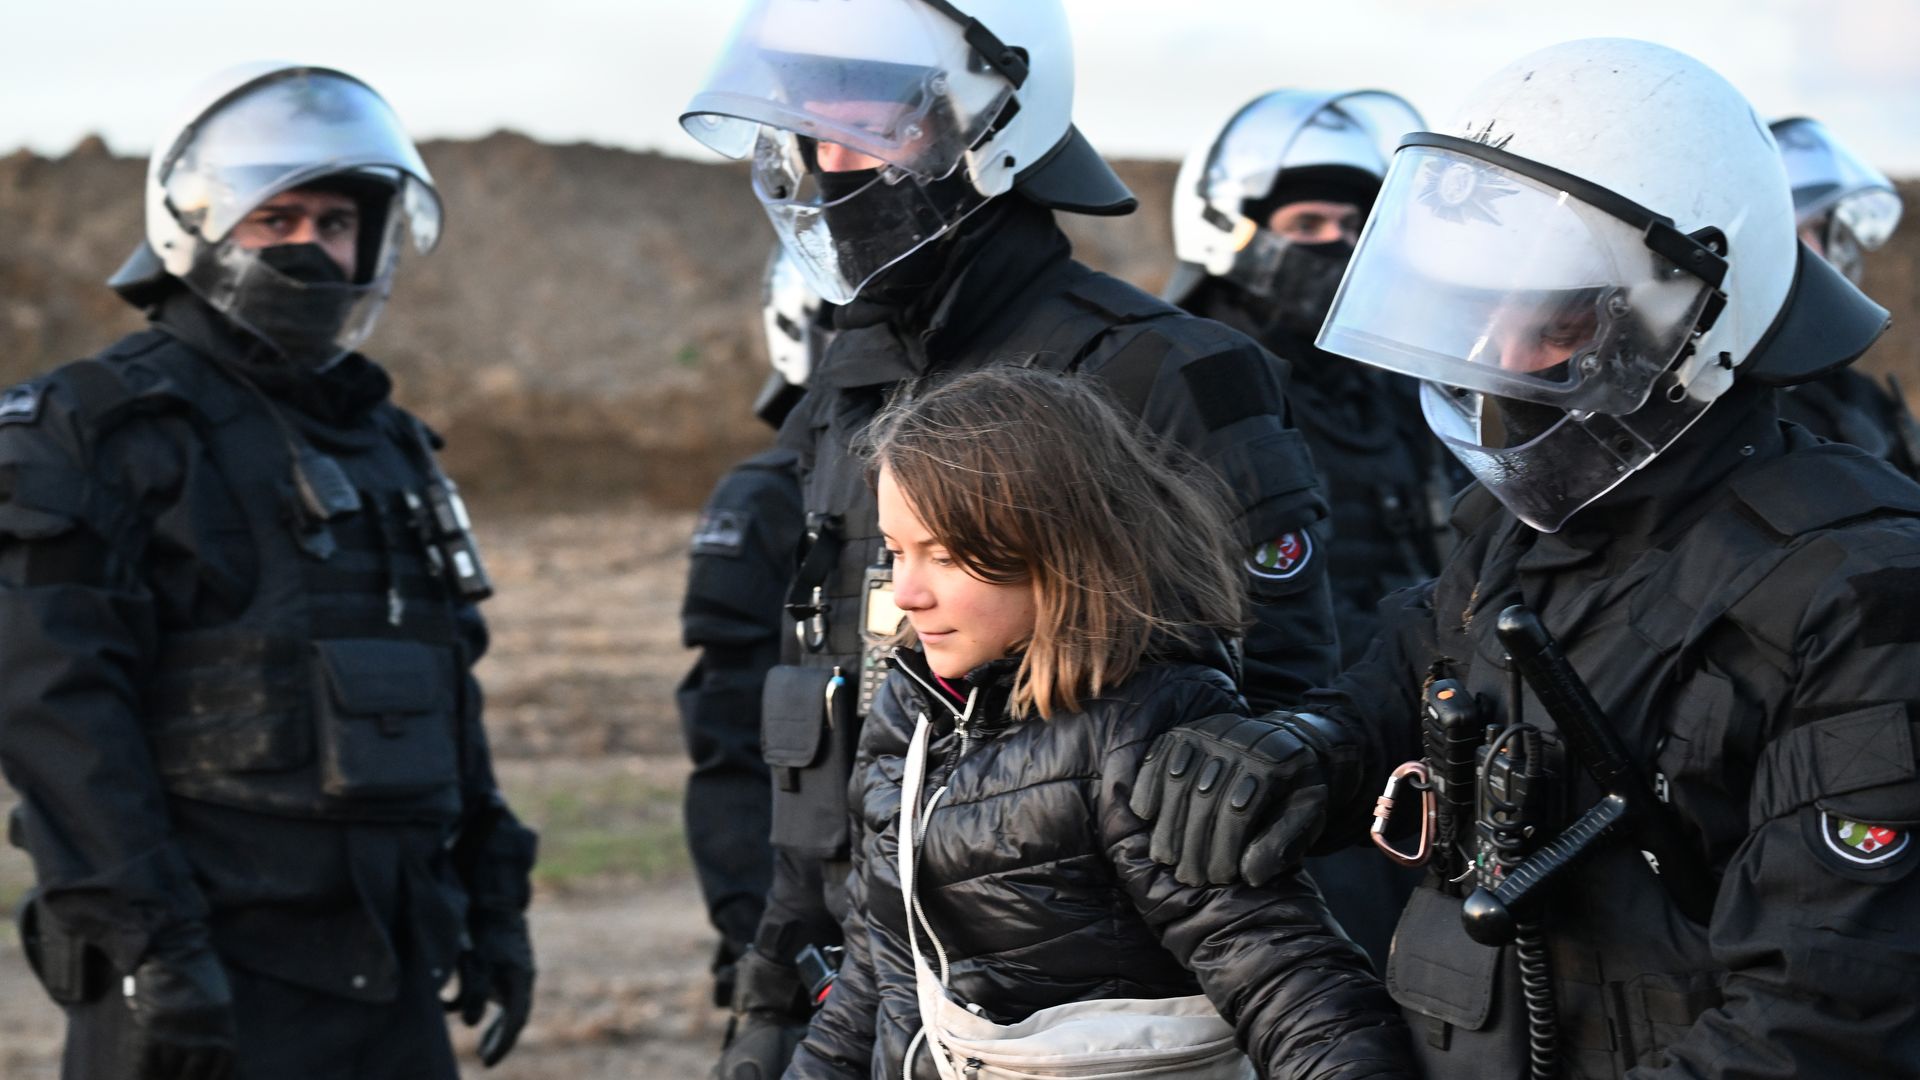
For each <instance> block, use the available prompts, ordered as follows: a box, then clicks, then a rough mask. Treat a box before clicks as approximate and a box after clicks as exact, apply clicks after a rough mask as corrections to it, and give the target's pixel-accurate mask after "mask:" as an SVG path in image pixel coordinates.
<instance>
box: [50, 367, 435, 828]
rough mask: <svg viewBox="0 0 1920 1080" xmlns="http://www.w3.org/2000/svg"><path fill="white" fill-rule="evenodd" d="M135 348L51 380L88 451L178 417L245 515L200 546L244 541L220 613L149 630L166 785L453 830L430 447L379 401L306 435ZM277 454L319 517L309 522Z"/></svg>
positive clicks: (205, 374)
mask: <svg viewBox="0 0 1920 1080" xmlns="http://www.w3.org/2000/svg"><path fill="white" fill-rule="evenodd" d="M144 337H145V335H140V336H138V337H136V338H134V339H130V341H129V343H128V345H129V347H128V348H126V349H122V350H116V352H115V353H109V354H107V355H106V356H104V357H102V358H101V359H98V360H94V361H82V362H81V363H79V364H74V365H70V366H69V367H68V368H66V369H63V370H62V372H60V373H59V374H57V375H56V376H55V378H56V379H59V380H61V381H62V382H63V383H64V384H66V385H67V386H68V387H69V388H70V389H72V390H73V392H74V396H75V398H76V400H78V401H79V402H80V417H81V420H82V422H85V423H88V424H90V425H92V426H94V427H95V430H96V439H97V437H98V436H99V435H104V434H105V432H106V430H107V429H108V428H110V426H111V425H112V424H113V423H115V422H117V420H118V419H119V418H121V417H123V416H125V415H127V414H129V413H132V412H169V411H171V412H175V413H177V414H183V415H185V416H187V417H188V418H189V419H190V420H191V424H192V427H193V430H194V431H195V432H196V433H197V435H198V437H199V439H200V440H201V442H202V443H203V445H204V447H205V449H206V451H207V453H208V455H209V457H210V458H211V460H212V462H213V463H214V466H215V468H216V469H217V471H218V472H219V473H220V476H221V478H222V479H223V480H224V481H225V484H226V488H227V492H228V494H229V496H230V497H231V499H232V500H233V502H234V503H235V504H236V505H237V506H238V507H239V508H240V510H241V511H242V513H243V515H244V518H245V523H246V533H247V535H246V536H245V537H228V538H219V539H221V540H224V541H226V542H232V543H245V544H250V545H251V547H252V550H253V552H254V554H255V563H256V565H257V567H258V572H257V575H256V579H255V580H254V582H253V590H252V596H251V600H250V602H249V603H248V605H247V607H246V609H245V611H244V612H243V613H242V614H241V615H240V616H239V617H238V618H236V619H234V620H232V621H230V622H228V623H226V624H224V625H220V626H217V627H208V628H184V629H171V628H163V630H162V633H161V641H160V651H159V656H158V659H157V662H156V664H155V666H154V668H153V670H152V672H151V675H150V678H149V679H148V680H147V683H146V687H145V690H146V702H145V705H146V717H147V723H148V725H149V726H148V732H149V740H150V743H151V747H152V751H153V755H154V761H155V764H156V766H157V769H158V771H159V773H160V775H161V777H162V782H163V783H164V785H165V786H166V789H167V790H168V792H169V793H171V794H172V795H174V796H177V797H180V798H184V799H192V800H197V801H203V802H208V803H215V804H219V805H223V806H230V807H235V808H239V809H243V810H250V811H257V812H261V813H270V814H278V815H286V816H292V817H299V818H308V819H322V820H342V821H370V822H423V823H434V824H442V823H451V822H453V821H454V820H455V819H456V818H457V817H458V815H459V812H460V791H459V766H460V761H461V758H462V749H463V748H462V747H461V745H460V740H461V731H462V725H461V723H460V716H461V712H462V709H463V708H465V707H467V704H468V703H465V702H463V701H462V700H461V698H462V693H463V691H462V688H463V686H464V677H463V673H464V671H465V670H466V666H467V664H466V658H465V657H464V656H463V655H462V646H461V644H460V640H459V636H458V633H457V627H456V613H457V611H458V607H459V605H458V603H457V602H456V598H455V596H454V590H453V588H452V587H451V585H450V584H449V583H448V581H447V577H446V574H445V573H444V571H443V568H442V567H440V566H439V565H437V563H436V562H430V553H429V543H428V541H427V540H426V538H425V537H426V536H427V534H428V532H429V528H428V525H427V523H426V519H425V518H424V517H423V515H424V514H426V513H429V512H430V507H429V505H428V503H427V489H428V486H429V484H430V483H431V482H432V481H434V480H437V479H439V474H438V471H437V465H435V463H434V461H433V458H432V453H431V450H430V440H431V438H432V437H431V435H430V434H429V433H428V432H427V431H426V429H425V428H424V426H423V425H421V424H420V423H419V421H417V420H415V419H413V418H412V417H411V416H409V415H408V414H406V413H405V412H403V411H401V410H400V409H399V408H397V407H395V406H393V405H392V404H390V403H385V402H383V403H381V404H380V405H378V406H376V407H375V408H374V409H372V410H371V411H370V412H369V413H368V414H367V416H366V418H365V420H364V421H363V422H362V423H361V424H360V425H359V426H356V427H353V428H351V429H347V428H336V427H331V426H327V425H324V424H322V423H320V422H319V421H317V420H314V419H313V418H311V417H308V416H306V415H305V414H303V413H301V412H299V411H298V410H296V409H294V408H292V407H291V406H288V405H285V404H282V403H277V402H275V403H270V402H269V399H268V398H266V396H265V395H264V394H262V393H260V392H259V391H257V390H255V389H253V388H252V387H251V386H249V385H247V384H246V383H244V382H242V381H241V380H240V378H239V377H238V376H236V375H233V374H229V373H226V372H223V371H222V370H220V369H219V368H218V367H216V365H215V364H214V363H213V362H212V361H210V360H209V359H207V358H205V357H203V356H201V355H199V354H197V353H195V352H193V351H191V350H189V349H186V348H182V347H176V346H171V345H168V346H163V347H160V348H153V347H152V343H151V342H150V341H144V342H143V341H142V340H141V339H142V338H144ZM135 345H138V346H140V347H133V346H135ZM129 355H130V356H131V358H128V357H129ZM296 458H304V459H306V462H305V466H304V468H303V470H302V472H304V474H305V475H306V477H307V481H308V486H309V487H312V486H314V485H315V484H317V485H318V486H320V487H322V488H330V489H331V490H330V491H323V492H321V493H320V494H319V496H318V497H319V498H320V499H321V501H322V502H323V503H325V502H330V503H331V506H323V507H321V508H319V510H318V511H316V510H315V509H313V508H310V506H309V504H311V503H312V502H313V501H314V496H313V495H311V494H309V496H308V497H306V498H303V496H302V493H301V491H300V487H301V484H300V483H299V482H298V481H297V479H296V477H297V474H296V467H295V461H296ZM315 459H325V461H330V462H332V463H333V465H334V466H335V467H337V468H331V469H330V468H328V467H327V466H326V465H325V464H324V462H322V463H321V464H315ZM330 480H334V481H339V482H338V483H331V484H330V483H328V481H330ZM348 504H357V506H354V507H353V508H351V509H348V508H347V506H348ZM321 514H330V515H331V516H330V517H329V519H328V520H324V521H322V520H319V516H320V515H321Z"/></svg>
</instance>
